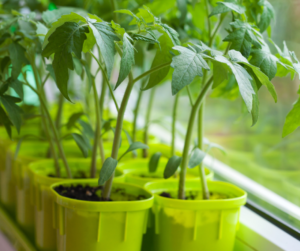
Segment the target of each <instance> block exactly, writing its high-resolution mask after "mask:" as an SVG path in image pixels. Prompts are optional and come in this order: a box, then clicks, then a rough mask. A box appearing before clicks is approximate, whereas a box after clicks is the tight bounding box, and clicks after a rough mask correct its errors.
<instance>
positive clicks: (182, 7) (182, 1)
mask: <svg viewBox="0 0 300 251" xmlns="http://www.w3.org/2000/svg"><path fill="white" fill-rule="evenodd" d="M176 1H177V7H178V10H179V11H180V21H181V23H183V22H184V20H185V19H186V15H187V0H176Z"/></svg>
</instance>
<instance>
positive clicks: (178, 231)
mask: <svg viewBox="0 0 300 251" xmlns="http://www.w3.org/2000/svg"><path fill="white" fill-rule="evenodd" d="M154 141H157V140H154ZM111 146H112V143H111V142H110V141H107V142H105V143H104V149H105V154H106V156H107V157H108V156H109V155H110V151H111ZM16 147H17V145H16V144H15V143H12V142H11V141H10V140H6V139H1V156H0V158H1V159H0V161H1V170H0V188H1V190H0V201H1V206H3V208H5V209H6V211H7V212H9V214H10V216H11V217H12V218H14V219H15V220H16V222H17V224H18V226H19V227H20V229H21V230H22V231H23V232H24V233H25V234H26V236H27V237H28V239H29V240H30V241H31V242H32V243H34V245H35V246H36V248H37V250H40V251H56V250H57V251H70V250H72V251H82V250H89V251H99V250H112V251H114V250H116V251H117V250H118V251H127V250H128V251H140V250H143V251H144V250H145V251H146V250H157V251H168V250H172V251H183V250H190V251H193V250H199V248H200V249H201V250H207V251H213V250H222V251H232V250H233V248H234V242H235V235H236V231H237V229H238V222H239V211H240V207H241V206H242V205H244V204H245V202H246V193H245V192H244V191H243V190H241V189H239V188H237V187H235V186H233V185H231V184H228V183H225V182H220V181H213V172H212V171H210V170H209V169H206V179H207V180H208V186H209V189H210V191H212V192H216V193H222V194H226V195H228V196H229V198H228V199H218V200H179V199H173V198H172V199H171V198H166V197H162V196H160V194H161V193H162V192H168V193H170V194H172V195H174V197H175V198H176V195H175V194H176V192H177V189H178V178H177V177H174V178H170V179H169V180H164V179H163V167H164V166H165V165H166V163H167V157H169V156H168V154H169V152H170V147H169V146H167V145H163V144H160V143H152V144H150V145H149V147H150V149H149V153H150V154H149V155H150V156H151V153H152V154H153V153H154V150H155V152H157V151H160V152H161V153H162V156H164V157H162V158H161V159H160V163H159V167H158V169H157V171H156V172H155V174H153V173H149V172H148V162H149V159H147V158H141V157H139V154H138V156H137V157H136V158H132V155H130V154H128V155H127V157H126V158H124V160H122V161H121V162H120V163H119V164H118V167H117V169H116V172H115V173H116V174H115V179H114V184H113V192H112V200H113V201H109V202H103V201H98V202H92V201H83V200H75V199H70V198H67V197H64V196H61V195H60V194H59V193H57V192H56V189H55V188H56V187H58V186H60V185H63V186H65V187H68V186H71V185H79V184H80V185H83V186H86V185H89V186H97V185H98V181H97V179H90V178H82V177H89V168H90V159H85V158H78V156H80V150H79V149H78V147H77V146H76V145H75V143H68V142H67V141H66V142H65V143H64V149H65V152H66V155H67V157H68V161H69V165H70V168H71V170H72V173H73V176H74V177H75V178H74V179H68V178H66V177H67V175H66V173H64V171H63V170H61V177H60V178H56V177H55V175H54V174H55V168H54V163H53V160H52V159H45V152H47V148H48V147H49V146H48V144H47V143H43V142H40V141H26V142H23V143H22V145H21V148H20V150H19V152H18V155H17V156H15V151H16ZM125 151H126V149H125V148H124V149H122V147H121V148H120V152H121V153H122V152H125ZM140 155H141V154H140ZM98 161H99V163H98V167H99V168H100V167H101V160H100V158H99V159H98ZM98 173H99V172H98ZM76 174H80V175H81V176H78V177H79V178H77V179H76ZM82 174H84V175H82ZM200 188H201V186H200V178H199V176H198V173H197V170H194V169H190V170H189V171H188V173H187V183H186V192H187V193H189V192H197V191H198V192H199V191H200ZM120 189H121V190H123V191H124V192H125V193H126V194H130V195H134V196H142V198H143V199H140V200H130V201H128V200H126V198H121V199H120V198H118V199H116V200H114V191H117V190H120Z"/></svg>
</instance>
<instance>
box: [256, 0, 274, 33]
mask: <svg viewBox="0 0 300 251" xmlns="http://www.w3.org/2000/svg"><path fill="white" fill-rule="evenodd" d="M260 2H262V6H263V13H262V14H261V16H260V21H259V23H258V28H259V29H260V32H264V31H265V30H267V28H268V27H269V25H270V24H271V20H272V19H273V18H274V16H275V10H274V8H273V6H272V5H271V4H270V3H269V1H267V0H263V1H260Z"/></svg>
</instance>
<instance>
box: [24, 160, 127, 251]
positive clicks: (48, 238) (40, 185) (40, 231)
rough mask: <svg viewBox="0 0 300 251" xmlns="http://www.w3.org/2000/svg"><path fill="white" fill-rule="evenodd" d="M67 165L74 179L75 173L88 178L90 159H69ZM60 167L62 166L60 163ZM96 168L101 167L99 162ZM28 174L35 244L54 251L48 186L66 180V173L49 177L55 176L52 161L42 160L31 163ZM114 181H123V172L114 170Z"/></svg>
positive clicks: (43, 249) (53, 232) (42, 249)
mask: <svg viewBox="0 0 300 251" xmlns="http://www.w3.org/2000/svg"><path fill="white" fill-rule="evenodd" d="M68 163H69V165H70V168H71V172H72V173H73V176H74V177H75V178H76V173H77V175H78V174H82V173H84V174H85V175H86V177H88V176H89V173H90V165H91V160H90V159H69V160H68ZM60 165H61V166H62V163H60ZM98 166H101V162H100V161H99V163H98ZM99 170H100V169H99ZM29 172H30V175H31V181H30V182H31V189H32V192H31V194H32V197H33V204H34V214H35V244H36V246H37V248H38V249H39V250H40V251H55V250H56V232H55V230H54V228H53V221H52V217H53V213H54V212H53V196H52V195H51V190H50V186H51V185H52V184H54V183H56V182H61V181H63V180H68V179H66V178H65V177H66V173H65V171H64V169H62V170H61V175H62V177H63V178H52V177H49V175H54V174H55V169H54V165H53V161H52V160H42V161H38V162H34V163H31V164H30V165H29ZM98 172H99V171H98ZM115 180H116V181H119V182H123V181H124V175H123V172H122V171H121V170H119V169H116V177H115ZM73 181H74V180H73ZM74 182H75V181H74Z"/></svg>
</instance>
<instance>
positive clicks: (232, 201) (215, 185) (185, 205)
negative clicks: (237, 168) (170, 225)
mask: <svg viewBox="0 0 300 251" xmlns="http://www.w3.org/2000/svg"><path fill="white" fill-rule="evenodd" d="M207 185H208V187H209V189H210V190H212V191H218V192H221V193H225V194H231V195H232V194H234V196H235V197H233V198H229V199H219V200H180V199H172V198H166V197H162V196H160V195H158V194H157V193H159V192H163V191H174V190H176V191H177V189H178V181H177V180H168V181H164V182H162V181H157V182H149V183H147V184H146V185H145V189H147V190H149V191H151V192H152V193H153V194H154V202H155V204H157V205H159V206H162V207H168V208H174V209H185V210H203V209H208V210H211V209H215V210H220V209H234V208H237V207H241V206H243V205H245V204H246V199H247V193H246V192H245V191H244V190H242V189H240V188H239V187H237V186H235V185H233V184H230V183H227V182H223V181H209V180H208V181H207ZM197 190H198V191H199V190H201V187H200V184H199V181H195V180H187V181H186V191H197Z"/></svg>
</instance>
